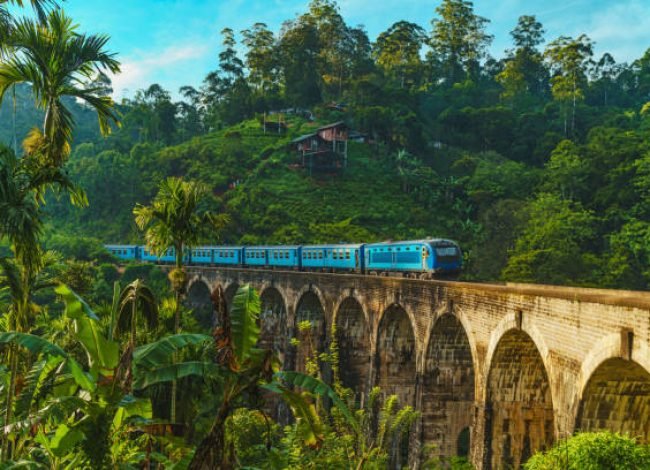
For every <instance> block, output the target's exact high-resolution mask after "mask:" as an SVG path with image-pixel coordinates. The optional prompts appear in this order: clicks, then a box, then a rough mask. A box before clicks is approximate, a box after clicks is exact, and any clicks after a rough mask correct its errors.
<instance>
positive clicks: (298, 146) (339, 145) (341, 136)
mask: <svg viewBox="0 0 650 470" xmlns="http://www.w3.org/2000/svg"><path fill="white" fill-rule="evenodd" d="M348 132H349V129H348V126H347V125H346V124H345V123H344V122H343V121H339V122H335V123H332V124H328V125H326V126H323V127H320V128H318V129H316V132H314V133H312V134H306V135H302V136H300V137H298V138H297V139H294V140H293V141H291V147H292V148H293V149H294V150H296V151H298V152H299V153H300V155H301V157H302V166H303V167H306V168H309V171H310V173H311V172H312V171H313V170H338V169H341V168H344V167H345V166H347V160H348Z"/></svg>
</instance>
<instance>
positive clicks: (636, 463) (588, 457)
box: [524, 431, 650, 470]
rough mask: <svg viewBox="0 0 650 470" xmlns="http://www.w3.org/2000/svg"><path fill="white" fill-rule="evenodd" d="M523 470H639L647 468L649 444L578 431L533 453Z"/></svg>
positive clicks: (625, 438) (608, 434)
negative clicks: (548, 447)
mask: <svg viewBox="0 0 650 470" xmlns="http://www.w3.org/2000/svg"><path fill="white" fill-rule="evenodd" d="M524 467H525V469H526V470H601V469H608V470H640V469H644V468H650V447H648V446H644V445H640V444H638V443H637V442H636V440H635V439H633V438H631V437H629V436H623V435H621V434H618V433H613V432H608V431H603V432H596V433H580V434H576V435H575V436H573V437H571V438H570V439H568V440H566V441H563V442H559V443H558V444H557V445H556V446H555V447H553V448H552V449H550V450H548V451H547V452H541V453H538V454H535V455H534V456H533V457H531V459H530V460H529V461H528V462H527V463H526V464H525V466H524Z"/></svg>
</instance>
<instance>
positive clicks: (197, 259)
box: [190, 246, 214, 265]
mask: <svg viewBox="0 0 650 470" xmlns="http://www.w3.org/2000/svg"><path fill="white" fill-rule="evenodd" d="M190 262H191V263H192V264H208V265H210V264H214V260H213V258H212V249H211V247H209V246H199V247H196V248H192V251H191V258H190Z"/></svg>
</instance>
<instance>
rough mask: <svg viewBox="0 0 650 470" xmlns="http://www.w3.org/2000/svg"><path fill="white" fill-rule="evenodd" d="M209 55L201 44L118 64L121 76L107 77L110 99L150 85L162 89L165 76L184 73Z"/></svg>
mask: <svg viewBox="0 0 650 470" xmlns="http://www.w3.org/2000/svg"><path fill="white" fill-rule="evenodd" d="M208 52H209V49H208V47H207V45H205V44H196V43H192V44H186V45H174V46H170V47H167V48H166V49H163V50H162V51H150V52H147V53H140V54H136V57H127V58H125V59H123V60H122V66H121V70H122V71H121V73H119V74H117V75H115V76H113V77H111V79H112V81H113V90H114V92H113V95H114V97H123V96H130V95H132V94H133V93H134V92H135V90H137V89H139V88H143V87H146V86H148V85H149V84H151V83H161V82H162V83H161V85H163V87H164V86H165V83H164V80H165V77H166V76H169V75H174V74H176V73H178V71H179V70H184V69H186V68H187V67H188V66H190V65H191V63H192V62H195V61H197V60H200V59H202V58H204V57H205V56H206V54H207V53H208Z"/></svg>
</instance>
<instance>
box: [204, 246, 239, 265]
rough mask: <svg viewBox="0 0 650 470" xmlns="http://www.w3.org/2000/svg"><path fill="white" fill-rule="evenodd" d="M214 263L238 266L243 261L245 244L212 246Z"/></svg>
mask: <svg viewBox="0 0 650 470" xmlns="http://www.w3.org/2000/svg"><path fill="white" fill-rule="evenodd" d="M208 248H210V251H211V253H212V263H214V264H223V265H231V266H238V265H240V264H243V262H242V249H243V248H244V247H243V246H211V247H208Z"/></svg>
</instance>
